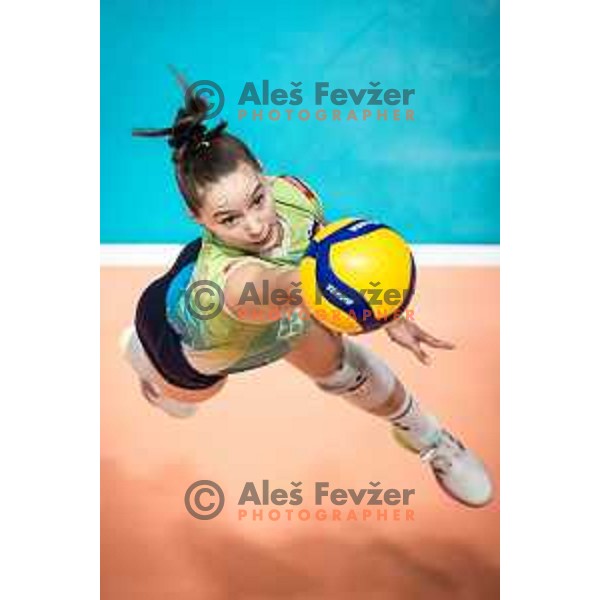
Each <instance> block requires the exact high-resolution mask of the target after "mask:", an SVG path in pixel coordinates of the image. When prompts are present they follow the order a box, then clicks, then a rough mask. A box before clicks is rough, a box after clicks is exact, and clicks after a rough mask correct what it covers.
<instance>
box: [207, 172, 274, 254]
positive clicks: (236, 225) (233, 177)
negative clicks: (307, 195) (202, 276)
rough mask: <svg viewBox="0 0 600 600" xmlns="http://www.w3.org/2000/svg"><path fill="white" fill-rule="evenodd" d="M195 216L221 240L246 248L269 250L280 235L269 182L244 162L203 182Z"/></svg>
mask: <svg viewBox="0 0 600 600" xmlns="http://www.w3.org/2000/svg"><path fill="white" fill-rule="evenodd" d="M198 217H199V221H200V222H201V223H202V224H203V225H204V226H205V227H206V228H207V229H208V230H209V231H211V232H212V233H213V234H215V235H216V236H217V237H218V238H220V239H221V240H222V241H223V242H224V243H225V244H227V245H228V246H234V247H236V248H240V249H243V250H248V251H250V252H261V251H265V250H269V249H270V248H272V247H274V246H276V245H277V243H278V242H279V238H280V235H281V232H280V225H279V223H278V221H277V213H276V211H275V202H274V200H273V195H272V193H271V185H270V183H269V181H268V180H267V178H266V177H265V176H264V175H262V174H261V173H259V172H258V171H257V170H256V169H254V168H253V167H251V166H250V165H247V164H245V163H240V164H239V165H238V167H237V168H236V170H235V171H232V172H231V173H228V174H226V175H223V176H222V177H220V178H219V180H218V181H217V182H215V183H214V184H210V185H209V186H207V188H206V189H205V190H204V200H203V203H202V208H201V210H200V214H199V215H198Z"/></svg>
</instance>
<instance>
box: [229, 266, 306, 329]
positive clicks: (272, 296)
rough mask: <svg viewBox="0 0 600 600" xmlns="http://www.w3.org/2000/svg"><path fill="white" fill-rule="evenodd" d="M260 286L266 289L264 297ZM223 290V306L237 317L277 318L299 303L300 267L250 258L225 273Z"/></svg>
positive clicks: (265, 320)
mask: <svg viewBox="0 0 600 600" xmlns="http://www.w3.org/2000/svg"><path fill="white" fill-rule="evenodd" d="M264 290H267V294H266V296H267V297H266V298H265V294H264ZM224 294H225V304H226V306H227V308H228V309H229V311H230V312H231V313H233V314H234V315H235V316H236V317H237V318H238V319H239V320H240V321H245V322H249V323H251V322H254V323H270V322H273V321H278V320H279V319H280V318H281V317H282V316H283V315H284V314H286V313H289V312H290V310H293V309H294V308H297V307H298V306H299V305H300V304H301V303H302V297H301V295H300V271H299V270H298V269H297V268H287V267H270V266H264V265H263V264H261V263H260V261H258V260H257V261H252V262H249V263H248V264H245V265H242V266H240V267H239V268H237V269H235V270H234V272H233V273H231V275H229V277H228V278H227V281H226V284H225V290H224Z"/></svg>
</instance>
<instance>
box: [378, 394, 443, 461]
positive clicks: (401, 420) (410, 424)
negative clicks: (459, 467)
mask: <svg viewBox="0 0 600 600" xmlns="http://www.w3.org/2000/svg"><path fill="white" fill-rule="evenodd" d="M388 419H389V420H390V421H391V422H392V424H393V425H394V427H395V429H396V435H397V436H398V437H399V438H400V439H401V440H402V441H403V442H404V443H405V444H406V445H407V446H409V447H410V448H412V449H414V450H416V451H417V452H420V451H421V450H424V449H425V448H429V447H430V446H432V445H433V444H435V443H436V442H437V441H438V439H439V436H440V426H439V423H438V422H437V420H436V419H435V417H433V416H432V415H428V414H426V413H423V412H422V411H421V407H420V406H419V403H418V401H417V399H416V398H415V397H414V396H413V395H412V394H411V393H410V392H409V391H408V390H406V395H405V400H404V404H403V405H402V406H401V407H400V408H399V409H398V410H397V411H396V412H395V413H393V414H391V415H388Z"/></svg>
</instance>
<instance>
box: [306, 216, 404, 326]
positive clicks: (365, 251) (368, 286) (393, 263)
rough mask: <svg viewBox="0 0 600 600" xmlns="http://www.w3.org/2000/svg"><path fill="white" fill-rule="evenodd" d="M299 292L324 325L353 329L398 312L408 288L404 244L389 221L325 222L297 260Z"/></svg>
mask: <svg viewBox="0 0 600 600" xmlns="http://www.w3.org/2000/svg"><path fill="white" fill-rule="evenodd" d="M300 278H301V283H302V297H303V300H304V304H305V305H306V307H307V309H308V311H309V312H310V313H311V314H312V315H313V316H314V317H315V319H317V320H318V321H320V322H321V323H323V324H324V325H325V326H326V327H327V328H328V329H331V330H333V331H337V332H340V333H346V334H350V335H357V334H360V333H365V332H368V331H374V330H376V329H379V328H380V327H383V326H384V325H385V324H386V323H389V322H390V321H392V320H393V319H395V318H396V317H398V316H400V315H401V314H402V313H403V312H404V311H405V310H406V307H407V306H408V304H409V302H410V301H411V298H412V296H413V294H414V290H415V283H416V268H415V263H414V259H413V256H412V252H411V250H410V246H409V245H408V244H407V243H406V241H405V240H404V239H403V238H402V236H401V235H400V234H398V233H397V232H396V231H394V230H393V229H392V228H391V227H388V226H387V225H383V224H381V223H375V222H373V221H368V220H365V219H354V218H346V219H341V220H339V221H336V222H334V223H330V224H329V225H327V226H325V227H323V228H322V229H320V230H319V231H318V232H317V233H316V234H315V236H314V237H313V238H312V240H311V242H310V244H309V246H308V248H307V250H306V253H305V255H304V257H303V258H302V260H301V262H300Z"/></svg>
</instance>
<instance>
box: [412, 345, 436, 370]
mask: <svg viewBox="0 0 600 600" xmlns="http://www.w3.org/2000/svg"><path fill="white" fill-rule="evenodd" d="M410 349H411V350H412V353H413V354H414V355H415V356H416V357H417V359H418V360H419V361H420V362H422V363H423V364H424V365H429V364H430V363H431V358H429V355H428V354H427V352H425V350H423V348H421V346H419V344H414V345H411V346H410Z"/></svg>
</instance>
